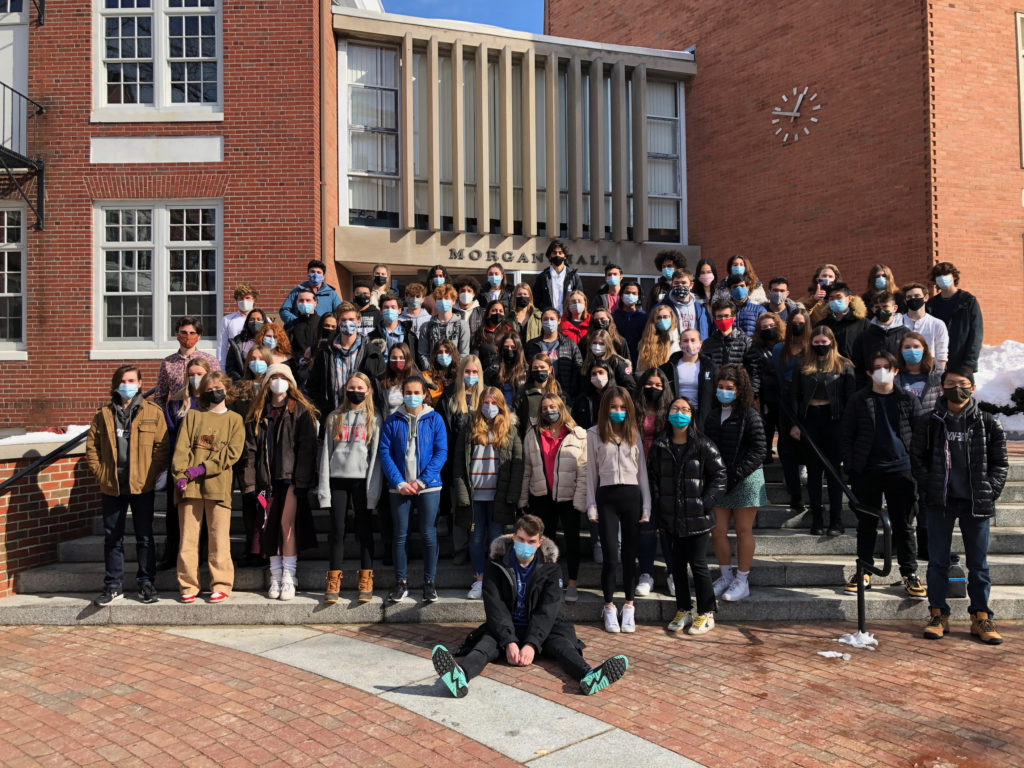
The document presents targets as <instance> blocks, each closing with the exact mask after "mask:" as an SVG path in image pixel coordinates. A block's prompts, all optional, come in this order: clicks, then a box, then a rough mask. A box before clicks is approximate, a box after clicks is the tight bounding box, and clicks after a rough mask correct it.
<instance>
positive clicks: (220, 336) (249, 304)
mask: <svg viewBox="0 0 1024 768" xmlns="http://www.w3.org/2000/svg"><path fill="white" fill-rule="evenodd" d="M234 296H235V305H236V306H237V307H238V309H237V310H236V311H235V312H231V313H229V314H227V315H224V317H222V318H221V321H220V328H218V329H217V361H218V362H219V363H220V366H221V368H222V369H224V370H227V364H228V342H229V341H231V339H233V338H235V336H237V335H238V334H240V333H241V332H242V329H243V328H245V321H246V319H247V316H248V314H249V313H250V312H252V308H253V307H255V306H256V302H257V300H258V299H259V297H260V292H259V291H257V290H256V289H255V288H253V287H252V286H251V285H249V284H248V283H241V284H239V285H236V286H235V294H234Z"/></svg>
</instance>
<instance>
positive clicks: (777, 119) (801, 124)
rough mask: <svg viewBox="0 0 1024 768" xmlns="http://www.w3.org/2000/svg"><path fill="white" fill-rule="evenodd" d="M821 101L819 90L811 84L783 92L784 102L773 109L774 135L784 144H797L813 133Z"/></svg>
mask: <svg viewBox="0 0 1024 768" xmlns="http://www.w3.org/2000/svg"><path fill="white" fill-rule="evenodd" d="M820 109H821V102H820V98H819V96H818V92H817V91H812V90H811V88H810V86H804V87H803V88H799V87H796V88H794V89H793V92H792V93H784V94H782V103H781V104H780V105H779V106H776V107H773V108H772V111H771V121H772V122H771V126H772V135H773V136H775V138H777V139H779V140H780V141H781V142H782V143H783V145H786V144H796V143H797V142H798V141H800V139H802V138H806V137H807V136H810V135H811V130H812V129H813V128H814V127H815V126H817V125H818V118H819V110H820Z"/></svg>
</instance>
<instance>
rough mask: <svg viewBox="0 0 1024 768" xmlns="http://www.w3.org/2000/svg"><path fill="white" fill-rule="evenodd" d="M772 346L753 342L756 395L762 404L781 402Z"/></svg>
mask: <svg viewBox="0 0 1024 768" xmlns="http://www.w3.org/2000/svg"><path fill="white" fill-rule="evenodd" d="M774 346H775V345H772V346H771V347H762V346H761V345H760V344H756V343H755V344H751V345H750V351H751V358H753V362H752V366H753V367H754V368H755V369H756V370H757V389H755V390H754V397H756V398H758V399H759V400H760V401H761V403H762V404H764V403H768V404H769V405H777V404H778V402H779V397H780V393H779V376H778V372H777V371H776V368H775V357H774V355H773V354H772V350H773V349H774Z"/></svg>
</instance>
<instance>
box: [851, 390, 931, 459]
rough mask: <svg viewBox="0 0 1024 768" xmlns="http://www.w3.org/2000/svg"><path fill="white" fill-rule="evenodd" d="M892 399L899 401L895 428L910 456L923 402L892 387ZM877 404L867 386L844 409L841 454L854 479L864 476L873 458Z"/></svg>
mask: <svg viewBox="0 0 1024 768" xmlns="http://www.w3.org/2000/svg"><path fill="white" fill-rule="evenodd" d="M891 397H895V398H896V408H897V410H898V411H899V421H898V423H897V425H896V428H897V431H898V434H899V437H900V442H902V443H903V447H904V448H905V449H906V450H907V453H908V454H909V453H910V441H911V438H912V437H913V434H914V422H915V420H916V419H917V417H918V416H919V415H920V414H921V402H920V401H919V400H918V399H917V398H916V397H914V396H913V395H912V394H910V393H909V392H907V391H905V390H902V389H900V388H899V387H893V390H892V395H891ZM875 405H876V401H875V398H873V397H872V396H871V387H864V388H863V389H859V390H857V391H856V392H855V393H854V395H853V397H851V398H850V400H849V401H848V402H847V403H846V407H845V409H844V410H843V420H842V430H841V432H840V434H841V436H842V437H841V439H840V440H839V453H840V456H842V459H843V465H844V466H845V467H846V471H847V472H849V474H850V476H851V477H856V476H857V475H860V474H863V472H864V471H865V470H866V469H867V466H868V461H869V460H870V459H871V451H872V449H873V448H874V444H875V426H876V420H875V418H876V415H875Z"/></svg>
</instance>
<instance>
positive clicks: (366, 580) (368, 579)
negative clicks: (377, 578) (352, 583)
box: [358, 570, 373, 603]
mask: <svg viewBox="0 0 1024 768" xmlns="http://www.w3.org/2000/svg"><path fill="white" fill-rule="evenodd" d="M358 600H359V602H360V603H368V602H370V601H371V600H373V571H371V570H366V571H363V570H361V571H359V598H358Z"/></svg>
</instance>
